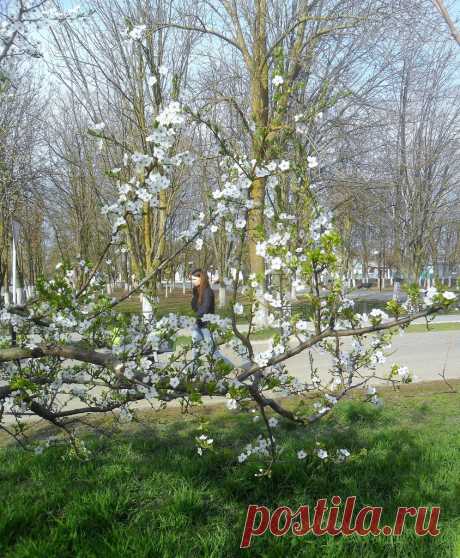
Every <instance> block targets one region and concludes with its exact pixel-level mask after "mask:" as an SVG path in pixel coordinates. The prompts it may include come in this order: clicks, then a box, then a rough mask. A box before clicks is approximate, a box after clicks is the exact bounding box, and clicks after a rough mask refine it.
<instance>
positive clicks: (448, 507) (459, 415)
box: [0, 381, 460, 558]
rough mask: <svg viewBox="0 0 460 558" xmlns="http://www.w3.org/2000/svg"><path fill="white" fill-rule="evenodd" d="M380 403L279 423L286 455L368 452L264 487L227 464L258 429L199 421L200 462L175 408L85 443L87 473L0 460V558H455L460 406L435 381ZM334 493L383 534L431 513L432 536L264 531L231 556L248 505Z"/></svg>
mask: <svg viewBox="0 0 460 558" xmlns="http://www.w3.org/2000/svg"><path fill="white" fill-rule="evenodd" d="M453 384H454V385H455V387H456V389H457V390H459V389H460V381H455V382H453ZM384 399H385V405H384V407H383V409H377V408H375V407H372V406H369V404H364V403H361V402H358V401H349V402H346V403H344V404H343V405H340V406H339V407H337V408H336V410H335V412H334V414H333V415H331V416H330V418H328V419H327V420H324V421H323V422H322V423H320V424H318V425H317V426H315V427H314V428H311V429H309V430H307V431H303V432H302V431H298V430H296V429H294V428H292V427H291V426H290V425H282V427H281V428H282V430H283V432H279V433H278V438H279V439H281V438H285V439H286V452H288V451H291V452H293V451H296V450H297V449H299V448H302V447H304V448H307V447H308V446H309V445H310V444H313V443H314V441H315V440H316V439H320V440H323V441H324V442H325V443H326V445H327V446H328V447H329V448H330V447H337V448H342V447H346V448H349V449H350V450H351V451H352V452H353V453H354V454H355V455H358V452H360V450H362V449H363V448H367V455H360V456H359V457H357V458H355V459H354V460H351V461H350V462H348V463H345V464H334V463H332V462H320V461H319V460H318V459H309V458H307V459H306V460H305V461H302V462H301V461H298V460H293V461H285V462H283V463H279V464H277V465H276V466H275V467H274V470H273V474H272V477H271V478H267V477H263V478H255V477H254V473H255V472H256V471H257V467H258V465H257V464H255V463H249V464H245V465H239V464H238V463H237V461H236V459H235V455H236V454H237V453H238V452H239V451H240V448H241V447H242V445H244V444H245V443H247V442H248V441H251V440H252V439H253V437H254V436H255V435H257V434H258V432H259V431H258V426H257V424H255V423H253V422H252V421H251V420H250V417H247V416H239V415H232V414H231V413H230V412H228V411H225V410H223V409H221V408H211V407H206V408H205V409H203V410H202V411H201V414H203V415H206V416H207V418H208V419H209V421H210V431H211V433H212V437H213V438H214V440H215V442H214V443H215V445H216V446H217V448H219V451H218V452H217V453H215V454H212V453H208V454H205V455H204V456H203V457H201V458H200V457H199V456H197V454H196V449H195V447H194V444H193V437H194V435H195V434H196V430H194V428H195V427H194V426H193V423H192V422H191V421H189V420H179V411H178V410H174V409H172V410H168V411H166V412H161V413H156V414H155V413H145V416H144V419H145V421H146V427H145V428H143V429H141V428H140V427H138V426H136V425H134V426H132V425H130V426H129V427H127V429H126V431H125V432H123V433H122V434H119V435H117V436H116V437H115V438H114V439H112V440H110V441H108V442H107V443H106V444H104V445H103V442H102V441H99V440H96V439H95V438H93V437H89V438H88V445H89V446H90V447H91V448H93V449H95V448H99V450H100V451H99V452H98V453H97V454H95V456H94V458H93V460H92V461H90V462H85V463H81V462H76V461H66V460H62V459H61V458H60V457H61V455H62V453H63V450H62V449H59V448H51V449H50V450H48V451H45V453H43V454H42V455H39V456H35V455H31V454H28V453H25V452H23V451H22V450H19V449H16V448H11V447H7V448H3V449H0V483H1V484H0V487H1V495H2V500H1V508H0V510H1V511H0V556H2V558H11V557H15V558H19V557H21V558H23V557H30V558H41V557H43V558H45V557H46V558H49V557H67V556H68V557H84V558H90V557H98V558H99V557H106V556H107V557H117V558H118V557H131V556H133V557H134V556H135V557H146V558H147V557H165V558H167V557H170V558H182V557H184V558H185V557H191V558H192V557H193V558H195V557H200V558H206V557H209V558H211V557H216V558H224V557H228V558H235V557H238V556H245V555H246V556H260V557H262V556H263V557H273V558H275V557H276V558H277V557H284V556H295V557H297V556H300V557H303V556H305V557H307V556H308V557H309V558H314V557H321V558H323V557H334V558H350V557H354V556H357V557H360V558H361V557H363V558H372V557H379V558H381V557H388V558H390V557H391V558H397V557H401V558H403V557H404V558H412V557H413V558H424V557H426V558H433V557H437V558H442V557H449V558H452V557H458V556H460V536H459V529H460V521H459V520H460V459H459V447H460V428H459V427H460V395H459V393H452V392H449V391H448V389H447V386H446V385H445V384H444V383H442V382H431V383H427V384H416V385H407V386H403V387H402V389H401V391H400V392H393V391H390V390H388V391H386V392H385V395H384ZM2 439H3V438H2ZM333 495H340V496H341V497H342V499H345V498H346V497H347V496H350V495H356V496H357V498H358V500H357V506H358V507H361V506H363V505H366V504H369V505H378V506H383V508H384V515H383V518H382V519H383V521H384V522H386V521H387V522H392V521H393V519H394V514H395V511H396V509H397V507H398V506H404V505H406V506H420V505H427V506H434V505H440V506H441V520H440V528H441V535H440V536H439V537H436V538H433V537H425V538H417V536H416V535H415V534H414V533H413V532H412V529H410V528H406V530H405V532H404V533H403V535H402V536H401V537H394V538H390V537H388V538H387V537H383V536H379V537H373V536H371V535H369V536H366V537H362V538H361V537H357V536H355V535H353V536H351V537H348V538H345V537H338V538H333V537H331V536H328V535H326V536H323V537H315V536H314V535H311V534H310V535H307V536H305V537H298V538H295V537H294V536H293V535H291V534H287V535H286V536H284V537H281V538H276V537H274V536H272V535H271V534H270V533H266V534H265V535H263V536H262V537H255V538H254V539H253V545H252V547H251V549H250V551H240V549H239V544H240V540H241V535H242V530H243V526H244V521H245V517H246V509H247V506H248V505H249V504H259V505H260V504H264V505H266V506H268V507H269V508H270V510H272V511H273V510H274V509H275V508H276V507H277V506H280V505H289V506H291V507H292V508H296V509H297V507H298V506H300V505H307V504H310V505H312V504H314V503H315V502H316V500H317V499H318V498H321V497H323V498H330V497H332V496H333ZM411 521H412V520H411V519H409V518H408V519H407V521H406V523H407V524H408V525H409V526H412V525H413V523H411Z"/></svg>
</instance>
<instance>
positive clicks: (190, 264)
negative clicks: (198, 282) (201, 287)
mask: <svg viewBox="0 0 460 558" xmlns="http://www.w3.org/2000/svg"><path fill="white" fill-rule="evenodd" d="M188 265H189V275H190V288H191V289H193V283H192V266H193V262H188Z"/></svg>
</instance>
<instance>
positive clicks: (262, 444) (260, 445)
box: [238, 434, 275, 463]
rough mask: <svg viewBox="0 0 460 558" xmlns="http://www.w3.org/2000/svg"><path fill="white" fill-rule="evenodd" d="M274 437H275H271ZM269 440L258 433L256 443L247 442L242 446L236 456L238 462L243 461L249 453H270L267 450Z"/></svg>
mask: <svg viewBox="0 0 460 558" xmlns="http://www.w3.org/2000/svg"><path fill="white" fill-rule="evenodd" d="M273 439H275V437H273ZM269 446H270V442H269V441H268V440H267V439H266V438H264V437H263V436H262V435H261V434H259V436H258V438H257V440H256V443H255V444H254V445H252V444H247V445H246V446H245V447H244V451H243V452H242V453H241V454H240V455H239V456H238V462H239V463H243V462H244V461H246V459H247V458H248V457H249V456H250V455H264V456H268V455H270V452H269V449H268V448H269Z"/></svg>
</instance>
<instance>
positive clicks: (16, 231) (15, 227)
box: [12, 219, 22, 304]
mask: <svg viewBox="0 0 460 558" xmlns="http://www.w3.org/2000/svg"><path fill="white" fill-rule="evenodd" d="M12 232H13V254H12V265H13V277H12V282H13V304H21V302H22V300H20V299H21V298H22V297H21V295H20V293H18V268H17V266H18V262H17V249H16V246H17V242H18V239H19V223H18V222H16V221H15V220H14V219H13V221H12ZM18 295H19V296H18Z"/></svg>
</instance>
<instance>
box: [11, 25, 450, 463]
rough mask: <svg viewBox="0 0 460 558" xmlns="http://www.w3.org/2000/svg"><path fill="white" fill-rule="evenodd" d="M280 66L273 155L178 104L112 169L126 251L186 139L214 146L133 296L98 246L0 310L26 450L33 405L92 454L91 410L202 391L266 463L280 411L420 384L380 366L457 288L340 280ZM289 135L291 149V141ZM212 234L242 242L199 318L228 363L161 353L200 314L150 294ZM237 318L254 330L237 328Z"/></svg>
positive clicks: (206, 353) (115, 216)
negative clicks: (358, 295)
mask: <svg viewBox="0 0 460 558" xmlns="http://www.w3.org/2000/svg"><path fill="white" fill-rule="evenodd" d="M145 32H146V30H145V27H144V26H140V27H130V28H129V29H128V30H127V33H126V35H127V39H128V40H132V41H140V40H142V37H143V35H144V34H145ZM281 67H282V64H281V63H280V64H278V65H276V64H275V65H274V69H273V75H272V76H271V84H272V94H273V98H274V101H273V106H275V107H277V108H276V115H277V118H278V120H279V122H278V120H276V119H275V120H274V122H272V125H273V126H272V128H273V127H274V128H276V129H277V126H275V124H276V123H277V122H278V124H279V126H281V124H282V128H283V135H282V137H281V136H279V135H278V134H275V133H274V132H273V130H272V132H270V133H271V134H272V136H273V137H272V138H271V140H270V149H262V148H260V149H258V150H257V149H256V150H253V149H252V150H249V153H245V152H244V151H236V150H235V149H234V147H232V146H230V145H229V143H228V142H227V141H226V140H225V138H224V137H223V136H222V135H221V134H220V130H219V127H218V126H217V125H216V124H215V123H213V122H209V121H206V120H205V119H204V118H203V117H202V115H200V114H197V113H196V112H194V111H193V110H192V109H190V108H189V107H185V106H182V105H181V104H180V103H179V102H178V101H172V102H170V103H169V104H166V103H165V106H164V107H163V108H162V109H161V110H159V111H158V113H157V114H156V115H155V116H154V117H153V119H152V121H151V122H150V127H151V129H150V134H149V135H148V136H147V137H146V143H147V144H148V149H140V148H139V150H132V152H126V153H125V154H124V156H123V158H122V160H120V162H119V166H118V167H116V168H114V169H112V170H111V176H112V177H113V180H114V183H115V185H116V189H117V192H118V195H117V197H116V199H114V200H113V203H110V204H108V205H107V206H106V207H104V208H103V213H104V214H105V215H106V216H107V217H109V218H110V219H111V222H112V236H111V240H110V244H109V246H110V247H112V248H113V249H116V250H122V249H125V250H126V249H127V250H133V247H132V245H131V244H130V233H129V231H130V226H132V225H133V224H136V223H137V224H140V223H142V222H145V219H146V216H148V215H150V212H151V211H161V210H162V198H163V195H164V192H167V191H168V189H169V188H171V187H172V186H171V185H172V183H173V181H174V177H175V176H177V171H178V170H181V171H184V169H187V168H191V166H192V165H193V163H194V160H195V157H196V156H197V155H198V156H199V153H198V154H196V153H191V152H190V151H189V150H180V145H181V143H180V142H179V141H177V139H178V137H179V135H180V134H183V133H185V131H186V130H190V129H193V126H195V125H202V124H203V123H205V124H206V125H207V126H208V127H209V129H210V130H211V132H212V134H213V136H214V137H215V140H216V142H217V143H218V145H219V149H220V151H219V169H220V173H221V176H220V180H219V181H218V182H217V183H218V184H219V186H218V187H216V188H215V189H214V190H213V191H212V193H211V195H210V199H209V203H208V204H207V207H206V211H202V212H201V213H200V214H199V215H198V218H197V219H195V220H193V221H192V224H191V226H190V227H189V228H188V229H186V230H184V231H182V233H181V235H180V239H179V240H180V245H179V246H178V248H177V249H176V251H175V252H174V253H173V254H171V255H169V256H166V255H165V254H162V256H161V258H158V259H157V260H156V261H155V265H153V266H150V267H149V269H148V272H147V273H146V274H145V275H144V276H143V277H142V280H141V281H140V282H139V283H138V284H137V285H136V286H135V287H133V288H132V289H131V290H130V291H129V292H128V293H127V294H126V295H124V296H123V297H122V298H119V299H116V298H111V297H110V296H109V295H108V294H107V289H106V284H107V282H108V277H107V276H106V275H105V274H104V273H103V272H102V271H101V262H102V260H103V256H104V255H102V256H101V258H100V260H99V261H98V262H97V263H95V264H93V263H91V262H88V261H80V262H78V263H76V262H62V263H60V264H59V265H58V266H57V268H56V270H55V273H54V276H53V277H52V278H45V277H42V278H41V279H40V281H39V282H38V284H37V296H36V297H35V298H34V299H33V300H30V301H29V302H28V303H27V304H25V305H21V306H8V307H6V308H3V309H2V310H1V313H0V327H1V328H2V330H3V331H4V332H6V335H4V336H3V337H2V338H1V345H0V363H1V380H2V383H3V385H2V386H1V387H0V427H1V428H2V429H3V430H5V431H6V432H8V433H9V434H10V435H11V436H13V437H14V438H15V439H16V440H17V441H18V442H20V443H21V444H23V445H24V447H30V445H29V444H28V439H27V435H26V429H25V421H24V418H25V417H28V416H30V415H34V416H37V417H39V418H41V419H44V420H45V421H48V422H49V423H51V424H52V425H54V426H56V427H57V428H58V429H60V430H62V431H63V432H64V434H65V437H64V438H63V440H64V441H68V442H70V444H71V447H72V448H73V449H74V450H75V451H76V452H77V453H78V454H83V455H84V454H85V451H86V450H85V448H84V445H83V444H82V441H81V440H79V438H78V426H79V425H80V424H81V423H82V421H83V420H84V417H85V416H86V415H87V414H88V413H94V414H95V413H106V414H107V413H111V414H112V415H113V416H114V418H115V420H116V421H119V422H124V421H130V420H133V419H134V418H136V410H135V408H134V407H135V404H136V403H138V402H141V401H143V402H147V403H149V404H151V405H152V407H153V408H158V407H165V406H167V405H168V404H169V403H171V402H173V401H176V402H179V403H180V404H181V406H182V409H183V410H184V412H189V413H193V412H194V410H195V409H196V408H197V407H198V406H200V405H202V404H203V403H204V402H205V401H206V400H207V399H206V400H205V399H204V398H211V399H212V400H214V399H215V400H217V401H219V400H223V401H226V404H227V407H228V409H229V410H230V411H232V412H241V413H251V414H252V415H254V420H255V421H256V422H257V423H258V425H260V434H259V436H258V437H257V438H256V439H255V440H253V441H251V442H250V443H247V444H244V443H243V441H242V447H241V448H240V449H239V450H238V452H237V454H236V455H235V460H238V461H239V462H240V463H243V462H245V461H247V460H249V459H259V460H261V462H262V463H264V467H263V468H262V472H266V471H270V467H271V465H272V464H273V463H274V462H275V461H276V460H277V459H278V458H279V457H280V454H281V453H282V452H283V440H282V435H281V434H279V433H278V432H279V431H281V430H282V429H281V428H280V427H281V426H282V424H283V422H284V421H287V422H292V423H294V424H295V425H297V427H298V428H300V429H306V430H307V429H308V428H309V427H310V425H312V424H313V423H315V422H317V421H318V420H321V419H322V418H324V417H325V416H327V415H329V414H330V413H333V412H334V408H335V407H336V405H338V404H340V402H341V401H343V400H344V399H345V398H346V397H347V396H348V395H349V394H350V393H351V392H353V391H356V390H361V393H362V394H363V397H365V398H366V399H367V400H368V401H369V404H375V405H379V404H380V403H381V401H380V399H379V397H378V395H377V393H376V388H375V385H371V382H372V383H373V384H375V383H376V381H380V382H389V383H391V384H393V385H398V384H401V383H406V382H410V381H412V379H413V371H410V370H408V369H407V368H406V367H405V366H404V363H401V365H394V366H392V367H391V368H390V369H388V370H387V371H386V372H385V373H379V372H377V366H378V365H381V364H384V363H385V355H386V354H387V353H388V351H389V350H390V348H391V338H392V336H393V335H394V334H395V333H397V332H401V333H403V332H404V330H405V328H406V327H407V326H408V325H409V324H410V323H411V322H412V321H413V320H415V319H417V318H422V317H425V318H426V319H427V320H429V319H431V318H432V317H433V316H434V315H435V314H436V313H437V312H439V311H441V310H443V309H446V308H448V307H449V306H450V305H451V304H452V303H453V302H454V301H455V298H456V297H455V295H454V294H453V293H451V292H448V291H443V290H442V289H438V288H431V289H429V290H428V292H426V293H421V292H420V291H419V289H418V287H416V286H413V287H410V288H409V289H408V293H407V294H408V298H407V301H406V302H405V303H404V304H399V303H398V302H396V301H391V302H390V303H388V305H387V310H386V312H384V311H382V310H377V309H374V310H372V311H371V312H370V313H369V314H359V313H357V312H356V311H355V309H354V303H353V301H352V300H350V299H349V298H348V297H347V293H346V288H345V285H344V283H343V262H342V260H341V255H340V254H341V251H340V246H341V239H340V236H339V234H338V232H337V231H336V230H335V228H334V222H333V216H332V215H331V213H330V212H329V211H328V210H327V209H325V208H323V207H321V205H320V204H319V202H318V200H317V199H316V197H315V194H314V192H313V190H312V187H311V185H312V183H313V182H314V180H315V178H316V176H317V173H319V169H320V158H321V155H320V154H319V153H315V152H313V151H311V152H309V151H308V150H307V151H306V150H305V148H304V146H303V144H302V143H301V139H299V137H300V138H301V136H302V134H303V133H304V126H305V125H304V124H303V120H304V119H305V118H306V116H305V115H303V114H299V115H296V117H295V118H294V122H289V121H288V120H287V119H286V121H282V118H281V116H282V115H283V114H284V109H283V107H282V106H281V105H282V104H283V103H285V102H287V101H286V100H285V95H284V89H283V88H284V87H285V86H286V82H288V80H289V79H290V78H289V76H286V75H284V76H283V72H282V70H281ZM264 71H265V70H264ZM166 72H167V70H166V69H165V70H164V71H163V74H166ZM267 79H268V76H267ZM257 110H258V108H257V107H254V111H255V112H257ZM256 116H257V115H256ZM317 118H321V113H320V110H319V109H318V110H317V112H316V113H315V114H308V119H309V120H310V121H311V120H314V119H317ZM258 132H259V133H262V132H261V131H260V130H258ZM89 133H90V135H92V136H94V137H95V138H97V140H98V141H102V142H117V137H116V131H115V130H111V129H110V124H106V123H104V122H96V123H94V125H93V126H92V127H91V129H90V130H89ZM257 141H262V140H261V139H260V137H259V139H258V140H257ZM262 143H264V142H262ZM288 143H289V144H290V145H291V146H293V147H294V149H289V150H288V149H287V144H288ZM264 145H265V143H264ZM254 154H256V155H257V156H254ZM268 154H270V155H271V156H270V157H269V158H268V157H265V156H266V155H268ZM288 154H289V155H288ZM262 155H263V156H262ZM286 185H290V186H295V192H296V196H295V200H294V201H292V200H291V199H290V198H289V197H287V196H285V195H283V192H284V191H286ZM262 186H263V187H262ZM293 189H294V188H293ZM255 192H256V194H257V195H255ZM254 215H256V218H255V217H254ZM214 234H220V235H225V236H226V237H227V239H228V240H229V242H232V243H233V244H232V245H233V247H234V249H233V251H232V255H231V262H230V263H231V264H232V266H233V267H234V268H235V270H236V273H235V274H234V277H233V282H232V300H231V317H230V318H223V317H221V316H220V315H219V314H207V315H205V316H203V318H202V319H203V321H205V322H207V323H208V326H209V329H210V330H211V331H212V332H213V335H214V338H215V339H217V340H218V343H219V345H220V346H221V348H223V347H226V350H227V351H228V352H232V353H233V356H234V363H235V364H234V365H230V364H229V363H228V361H224V360H222V359H221V357H220V353H219V352H216V351H215V347H214V346H213V344H212V343H211V342H210V341H208V340H202V341H195V340H193V339H192V340H191V341H188V342H186V343H185V344H180V345H179V344H177V345H176V346H175V348H173V349H172V350H169V351H166V352H164V351H163V348H164V346H165V345H168V346H171V345H173V346H174V342H175V340H176V339H177V338H178V337H179V335H180V334H181V332H182V331H183V330H188V329H190V328H191V327H192V326H193V323H194V319H192V318H190V317H189V316H183V315H179V314H174V313H170V314H169V315H167V316H164V317H162V318H161V319H158V318H157V315H156V314H157V310H158V308H157V306H156V305H155V300H154V298H153V297H152V294H153V292H154V289H155V282H156V280H157V277H158V275H159V273H160V272H161V270H162V269H164V267H165V266H166V265H167V264H168V262H169V261H171V260H172V259H174V258H180V257H181V255H182V254H183V253H184V252H185V251H186V250H190V248H191V247H193V248H194V249H195V250H197V251H199V250H201V249H202V247H203V243H204V242H207V241H209V239H210V238H211V236H212V235H214ZM104 254H105V251H104ZM247 262H249V266H248V265H247ZM293 285H294V286H297V287H302V288H304V289H305V290H306V293H307V296H306V302H307V304H308V311H307V314H306V315H301V314H299V313H297V312H296V311H295V310H293V308H292V300H291V296H290V293H291V289H292V286H293ZM135 293H141V294H142V295H143V296H145V297H146V298H147V299H149V300H150V301H151V308H149V311H148V312H146V313H143V314H141V315H130V314H127V313H123V312H120V311H119V305H120V303H121V302H122V301H123V300H125V299H127V298H129V297H131V296H133V295H134V294H135ZM242 297H244V303H243V302H242V300H243V298H242ZM241 317H243V318H244V321H245V322H246V323H247V325H248V327H247V329H246V328H244V329H243V328H242V327H241V326H240V325H239V322H240V321H241ZM261 323H263V324H265V325H266V326H269V327H270V328H271V331H274V332H275V333H274V334H272V337H271V339H270V340H269V341H268V343H267V344H268V349H266V350H264V351H258V350H257V344H255V343H254V333H255V332H256V330H257V328H258V327H259V326H260V324H261ZM347 338H350V339H349V340H348V339H347ZM312 349H317V350H318V351H319V352H321V353H324V354H327V355H329V356H330V360H331V366H330V369H329V370H328V373H327V374H326V375H324V374H320V372H319V370H318V367H317V366H316V364H315V356H314V354H315V353H314V352H313V351H311V350H312ZM298 354H302V355H304V364H305V370H304V374H303V376H302V377H301V378H299V377H294V376H293V375H292V374H290V372H289V367H288V364H289V359H291V358H292V357H293V356H295V355H298ZM282 398H284V399H282ZM286 398H290V399H291V400H292V401H294V402H295V404H294V407H293V406H292V405H289V406H287V405H286V404H285V403H284V402H283V401H285V400H286ZM201 432H202V433H201V435H200V436H198V435H197V436H196V442H197V455H202V454H203V452H205V451H215V450H216V449H218V448H214V446H215V444H214V439H213V437H212V432H209V431H206V432H203V431H202V430H201ZM275 433H276V436H275ZM197 434H198V432H197ZM61 441H62V440H61V439H57V438H55V437H52V438H50V439H48V441H47V442H45V444H44V445H43V444H42V445H40V444H39V445H37V444H36V443H33V444H32V446H34V444H35V450H36V451H38V452H40V451H43V448H44V447H45V446H46V445H50V444H52V443H60V442H61ZM328 451H329V453H328ZM309 452H314V453H315V456H317V457H318V458H320V459H325V458H333V459H337V460H339V461H342V460H344V459H346V458H347V457H348V456H349V450H348V449H347V448H341V449H340V450H338V451H337V452H336V453H335V454H334V455H332V454H331V453H330V450H328V448H327V447H319V448H318V447H316V448H307V447H305V448H299V449H298V451H297V456H294V457H296V458H298V459H304V458H305V456H306V455H307V454H308V453H309Z"/></svg>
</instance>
